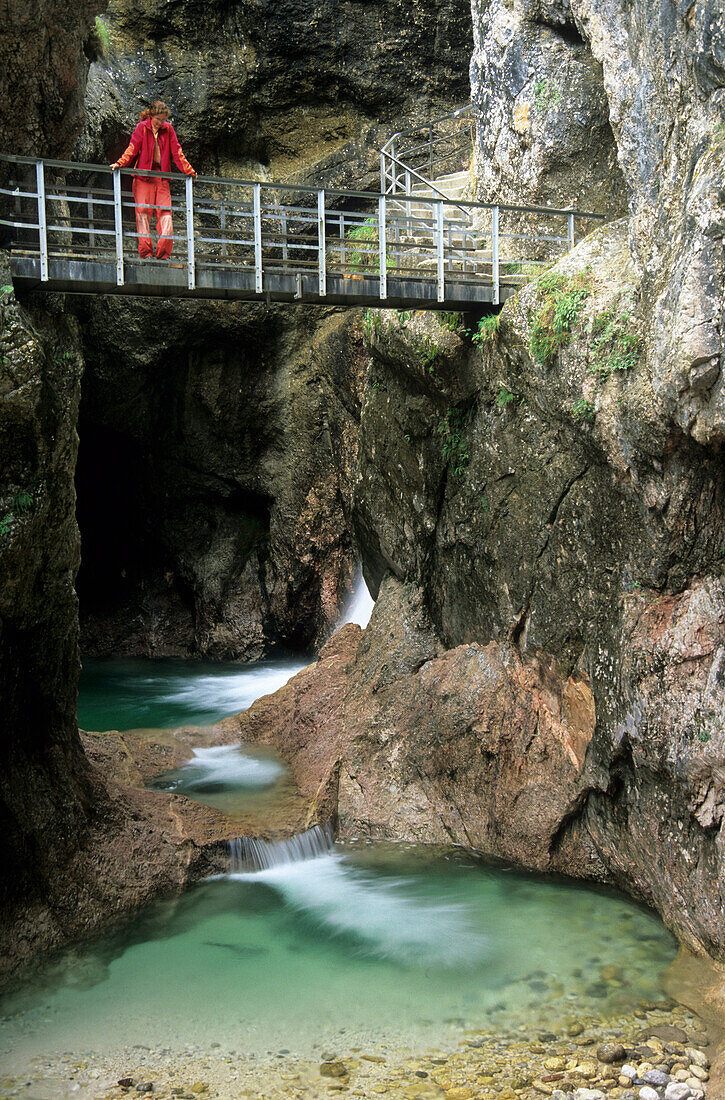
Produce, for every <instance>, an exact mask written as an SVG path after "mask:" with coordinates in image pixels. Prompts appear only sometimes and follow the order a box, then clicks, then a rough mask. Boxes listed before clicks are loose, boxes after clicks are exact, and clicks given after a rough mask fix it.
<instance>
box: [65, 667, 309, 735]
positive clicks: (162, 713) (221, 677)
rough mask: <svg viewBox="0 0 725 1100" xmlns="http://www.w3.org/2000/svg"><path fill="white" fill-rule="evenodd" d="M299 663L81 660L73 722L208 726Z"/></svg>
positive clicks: (97, 726)
mask: <svg viewBox="0 0 725 1100" xmlns="http://www.w3.org/2000/svg"><path fill="white" fill-rule="evenodd" d="M305 664H306V662H305V661H297V660H278V661H262V662H260V663H259V664H254V665H238V664H231V663H229V664H219V663H212V662H210V661H175V660H172V659H154V660H142V659H118V660H117V659H112V660H88V659H86V660H84V661H83V671H82V672H81V679H80V688H79V698H78V721H79V724H80V726H81V728H82V729H87V730H108V729H117V730H130V729H140V728H154V729H173V728H174V727H175V726H182V725H209V724H211V723H212V722H218V721H219V720H220V719H221V718H225V717H226V716H227V715H230V714H237V713H238V712H239V711H241V710H245V709H246V708H247V707H249V706H251V705H252V703H253V702H254V701H255V700H256V699H259V698H260V696H262V695H269V694H270V693H271V692H273V691H277V689H278V688H280V687H282V685H283V684H286V683H287V681H288V680H289V679H290V678H291V677H292V676H294V675H295V674H296V673H297V672H299V671H300V669H302V668H304V667H305Z"/></svg>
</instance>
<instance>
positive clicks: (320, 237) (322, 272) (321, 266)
mask: <svg viewBox="0 0 725 1100" xmlns="http://www.w3.org/2000/svg"><path fill="white" fill-rule="evenodd" d="M317 260H318V275H319V293H320V297H321V298H324V297H325V295H326V294H327V257H326V255H325V192H324V191H318V192H317Z"/></svg>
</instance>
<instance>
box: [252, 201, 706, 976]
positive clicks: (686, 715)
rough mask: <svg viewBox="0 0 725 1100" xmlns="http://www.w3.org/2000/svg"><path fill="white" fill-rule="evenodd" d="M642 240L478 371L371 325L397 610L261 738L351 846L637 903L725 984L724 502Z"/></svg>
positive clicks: (551, 278) (363, 464)
mask: <svg viewBox="0 0 725 1100" xmlns="http://www.w3.org/2000/svg"><path fill="white" fill-rule="evenodd" d="M629 229H630V227H629V223H628V221H627V220H626V219H624V220H621V221H618V222H613V223H611V224H610V225H609V226H607V227H605V228H603V229H601V230H599V231H598V232H596V233H595V234H593V235H592V236H590V237H588V238H587V239H586V240H584V241H583V242H582V243H581V244H580V245H579V246H578V247H577V248H576V249H575V251H574V252H572V253H571V254H569V255H568V256H567V257H566V258H565V259H564V260H562V261H561V263H560V264H559V265H558V266H557V268H555V269H554V270H553V271H552V272H551V273H549V275H548V276H546V277H544V278H543V279H541V280H538V281H536V282H534V283H532V284H531V285H529V286H528V287H527V288H525V289H524V290H523V291H521V292H520V294H519V295H517V296H516V298H514V299H511V300H510V301H509V302H508V303H507V305H506V306H505V308H504V310H503V312H502V314H501V318H500V321H499V322H498V323H497V324H494V325H492V326H491V327H490V328H488V329H487V328H486V327H484V328H483V329H482V330H481V331H480V332H477V331H476V327H475V326H474V327H473V334H474V335H476V340H477V341H479V344H478V345H477V344H476V343H475V342H473V340H472V336H471V329H470V328H469V330H468V331H466V329H465V326H464V323H463V319H462V318H447V317H445V316H443V317H438V318H436V317H434V316H432V315H430V314H429V315H424V314H420V315H416V316H413V317H411V316H410V315H409V314H398V313H395V312H389V313H384V314H381V315H378V316H377V317H373V318H371V319H368V321H367V322H366V339H367V342H368V345H369V347H370V349H371V352H372V356H373V361H372V364H371V366H370V369H369V371H368V373H367V376H366V382H365V387H364V390H363V393H362V397H361V401H360V414H359V415H360V427H359V436H358V450H357V456H356V458H355V460H354V461H353V462H352V463H351V464H350V466H349V468H348V475H347V486H348V487H347V494H348V496H349V499H350V501H351V514H352V523H353V528H354V531H355V536H356V540H357V542H358V544H359V545H360V546H361V548H362V551H363V560H364V563H365V568H366V575H367V579H368V582H369V585H370V587H371V589H372V590H373V591H375V592H377V591H379V592H380V593H381V595H380V597H379V605H378V606H377V607H376V612H375V616H374V620H373V623H372V624H371V627H370V628H368V630H367V631H366V632H365V633H364V634H363V636H362V639H360V637H359V635H357V634H356V632H354V631H348V632H347V633H346V635H345V639H344V641H343V639H342V637H341V638H340V639H339V640H333V641H332V642H331V643H330V644H329V646H328V647H326V648H325V650H323V653H322V655H321V659H320V662H319V664H318V666H316V668H315V669H310V670H307V671H306V672H305V673H303V674H301V676H300V677H299V678H298V680H296V681H295V682H294V683H293V684H292V685H290V686H289V688H288V689H285V690H284V691H283V692H281V693H278V694H277V696H275V697H273V698H272V699H271V700H269V701H267V702H264V703H259V704H258V705H257V707H256V708H252V711H250V712H249V714H248V715H247V716H240V719H239V720H238V726H239V729H240V730H241V733H242V735H243V736H245V737H246V736H250V737H258V738H260V739H262V740H268V741H271V742H273V743H275V744H276V745H277V746H278V747H279V748H280V749H281V751H282V752H283V753H285V754H286V755H288V756H289V758H290V759H291V760H292V762H293V766H294V767H295V769H296V775H297V776H298V779H299V781H300V783H301V785H302V786H303V787H305V786H306V789H307V791H308V793H309V794H310V795H312V794H316V795H317V799H318V805H319V806H320V808H321V809H322V810H324V811H325V812H328V813H330V814H332V815H336V816H337V818H338V820H339V823H340V827H341V828H342V830H343V832H344V833H345V834H346V835H359V834H360V833H363V834H367V835H371V836H387V837H399V838H406V839H417V840H426V841H433V842H438V841H441V840H442V839H444V838H445V837H448V838H449V839H453V840H454V841H456V842H457V843H462V844H466V845H472V846H474V847H476V848H479V849H480V850H481V851H483V852H486V853H488V854H491V855H494V856H499V857H503V858H505V859H510V860H513V861H514V862H516V863H519V864H523V865H525V866H528V867H532V868H535V869H537V870H548V871H552V870H558V871H563V872H565V873H568V874H574V875H581V876H584V877H589V878H594V879H596V880H598V881H606V882H611V883H615V884H616V885H618V886H620V887H622V888H623V889H625V890H627V891H628V892H630V893H631V894H634V895H635V896H637V897H639V898H641V899H642V900H644V901H646V902H647V903H648V904H650V905H653V906H655V907H656V908H658V909H659V911H660V913H661V914H662V916H663V918H664V920H665V921H666V922H667V924H668V925H669V926H670V927H671V928H672V929H673V930H674V931H675V932H676V933H677V935H678V936H679V937H680V939H681V940H683V941H684V942H685V943H687V944H688V945H689V946H691V947H692V948H693V949H695V950H699V951H703V950H704V951H707V952H709V953H711V954H713V955H714V956H716V957H718V958H720V959H722V958H725V939H724V938H723V928H722V920H721V914H722V908H723V900H724V899H725V865H724V864H723V861H722V854H721V853H722V830H723V810H724V808H725V787H724V785H723V777H724V776H725V709H724V708H723V682H722V672H721V664H722V658H723V653H725V587H724V578H723V565H722V560H723V559H722V554H723V550H722V529H723V518H724V517H723V510H724V509H725V477H724V474H723V467H722V462H721V458H720V455H719V453H718V451H717V448H716V447H711V448H710V449H708V448H705V447H703V446H702V445H701V444H699V443H697V442H696V441H695V440H693V439H692V438H691V437H688V436H686V435H683V433H682V431H681V429H680V427H679V425H678V424H676V423H673V422H672V420H670V419H669V418H668V417H667V415H666V413H665V412H664V410H663V408H662V404H661V402H660V401H659V399H658V394H657V370H658V364H657V361H656V358H655V355H654V353H653V352H652V351H651V345H649V344H648V343H647V340H648V336H649V334H650V333H651V327H650V326H651V323H652V322H651V317H650V316H649V315H648V314H646V313H645V312H644V308H643V305H642V303H643V294H642V278H641V276H640V274H639V273H638V271H637V267H636V265H635V263H634V262H633V260H632V255H631V252H630V248H629V244H628V240H629ZM564 315H566V317H567V318H568V320H567V321H566V323H565V324H564V325H563V329H564V330H565V331H562V329H561V326H560V327H559V328H557V317H559V318H561V317H563V316H564ZM344 362H345V359H344V357H343V356H340V355H338V356H336V358H335V361H334V363H333V362H330V361H327V378H328V385H329V388H330V392H331V396H330V415H331V417H332V418H334V419H335V418H336V419H337V421H338V422H339V423H341V424H344V423H346V421H350V420H353V419H354V417H355V415H356V406H355V404H354V402H353V401H351V400H350V397H351V395H352V394H353V393H354V387H353V386H352V385H346V383H345V381H344V377H343V375H342V372H341V369H340V364H341V363H344ZM333 391H334V396H333ZM339 434H341V435H342V433H339ZM391 574H392V577H393V578H396V580H395V581H394V580H392V579H391ZM400 584H402V585H403V586H404V587H403V588H400V587H399V586H400ZM396 586H397V587H396Z"/></svg>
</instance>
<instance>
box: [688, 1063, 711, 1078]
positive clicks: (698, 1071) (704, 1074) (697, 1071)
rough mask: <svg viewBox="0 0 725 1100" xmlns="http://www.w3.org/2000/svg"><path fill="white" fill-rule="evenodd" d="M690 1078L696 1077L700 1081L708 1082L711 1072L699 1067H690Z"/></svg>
mask: <svg viewBox="0 0 725 1100" xmlns="http://www.w3.org/2000/svg"><path fill="white" fill-rule="evenodd" d="M690 1076H691V1077H695V1078H696V1079H697V1080H698V1081H707V1080H709V1078H710V1074H709V1072H708V1071H707V1070H706V1069H704V1068H703V1067H702V1066H698V1065H691V1066H690Z"/></svg>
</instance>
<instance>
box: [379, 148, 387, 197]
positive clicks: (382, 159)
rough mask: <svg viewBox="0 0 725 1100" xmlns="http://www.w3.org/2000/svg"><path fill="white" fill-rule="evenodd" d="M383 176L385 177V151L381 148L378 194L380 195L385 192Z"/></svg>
mask: <svg viewBox="0 0 725 1100" xmlns="http://www.w3.org/2000/svg"><path fill="white" fill-rule="evenodd" d="M385 177H386V168H385V151H384V150H383V149H381V151H380V194H381V195H384V194H385V185H386V178H385Z"/></svg>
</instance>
